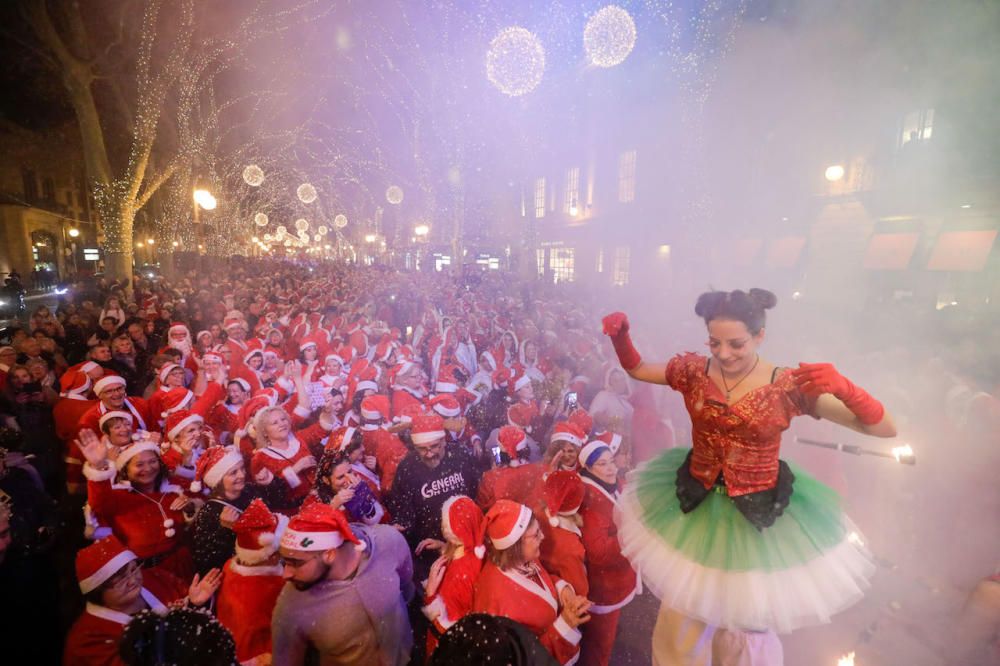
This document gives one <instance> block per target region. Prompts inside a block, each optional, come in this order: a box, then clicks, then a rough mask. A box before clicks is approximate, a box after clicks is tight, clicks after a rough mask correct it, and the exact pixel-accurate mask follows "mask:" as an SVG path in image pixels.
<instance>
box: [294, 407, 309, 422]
mask: <svg viewBox="0 0 1000 666" xmlns="http://www.w3.org/2000/svg"><path fill="white" fill-rule="evenodd" d="M292 413H293V414H295V415H296V416H298V417H299V418H301V419H304V418H307V417H308V416H309V415H310V414H312V411H311V410H310V409H309V408H308V407H303V406H302V405H295V409H293V410H292Z"/></svg>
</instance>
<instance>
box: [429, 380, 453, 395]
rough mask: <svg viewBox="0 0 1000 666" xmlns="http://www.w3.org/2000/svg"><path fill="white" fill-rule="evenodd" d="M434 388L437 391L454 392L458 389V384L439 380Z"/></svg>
mask: <svg viewBox="0 0 1000 666" xmlns="http://www.w3.org/2000/svg"><path fill="white" fill-rule="evenodd" d="M434 390H435V391H436V392H437V393H454V392H455V391H457V390H458V384H452V383H451V382H437V383H436V384H434Z"/></svg>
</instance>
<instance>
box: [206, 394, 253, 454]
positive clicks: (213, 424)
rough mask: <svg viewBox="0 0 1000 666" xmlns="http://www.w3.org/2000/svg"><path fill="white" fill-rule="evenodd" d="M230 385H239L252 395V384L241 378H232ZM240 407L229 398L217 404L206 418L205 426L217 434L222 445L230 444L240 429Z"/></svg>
mask: <svg viewBox="0 0 1000 666" xmlns="http://www.w3.org/2000/svg"><path fill="white" fill-rule="evenodd" d="M229 384H238V385H239V386H240V388H242V389H243V390H244V391H245V392H247V393H250V383H249V382H247V380H245V379H241V378H239V377H236V378H230V379H229ZM240 407H242V405H234V404H233V403H231V402H230V401H229V399H228V398H227V399H226V400H223V401H221V402H218V403H216V405H215V407H213V408H212V410H211V411H210V412H209V413H208V416H207V417H205V425H207V426H208V427H209V428H211V430H212V432H213V433H215V435H216V437H217V439H218V440H219V443H220V444H224V445H225V444H229V443H230V442H231V441H233V436H234V434H235V433H236V431H237V430H238V429H239V427H240Z"/></svg>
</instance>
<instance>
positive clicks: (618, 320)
mask: <svg viewBox="0 0 1000 666" xmlns="http://www.w3.org/2000/svg"><path fill="white" fill-rule="evenodd" d="M601 324H602V326H603V329H604V335H608V336H611V337H612V338H615V337H618V336H619V335H620V334H622V333H628V329H629V323H628V315H626V314H625V313H624V312H612V313H611V314H609V315H607V316H605V317H604V319H602V320H601Z"/></svg>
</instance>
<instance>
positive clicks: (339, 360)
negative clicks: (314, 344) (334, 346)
mask: <svg viewBox="0 0 1000 666" xmlns="http://www.w3.org/2000/svg"><path fill="white" fill-rule="evenodd" d="M330 361H336V362H337V364H338V365H340V367H341V369H343V367H344V359H342V358H341V357H340V354H338V353H336V352H331V353H329V354H327V355H326V356H324V357H323V363H329V362H330Z"/></svg>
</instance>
